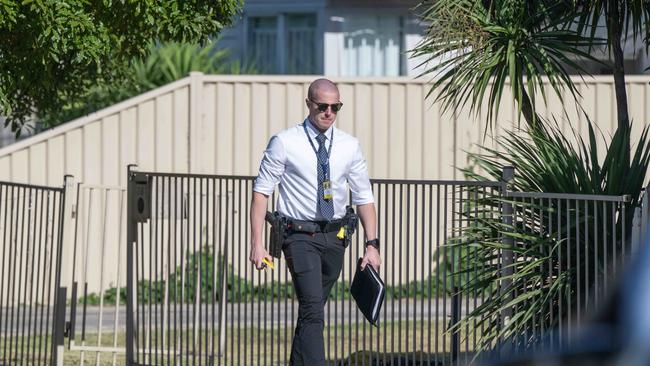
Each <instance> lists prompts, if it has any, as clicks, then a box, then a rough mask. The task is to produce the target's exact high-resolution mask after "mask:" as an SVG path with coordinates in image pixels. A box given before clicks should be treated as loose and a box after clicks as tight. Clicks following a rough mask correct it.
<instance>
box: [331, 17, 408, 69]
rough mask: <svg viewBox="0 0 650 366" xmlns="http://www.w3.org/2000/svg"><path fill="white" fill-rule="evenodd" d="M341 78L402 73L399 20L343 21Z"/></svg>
mask: <svg viewBox="0 0 650 366" xmlns="http://www.w3.org/2000/svg"><path fill="white" fill-rule="evenodd" d="M343 36H344V41H343V44H344V47H343V55H342V57H343V60H342V61H343V62H342V63H341V65H342V70H341V74H342V75H344V76H398V75H400V74H402V73H403V71H402V69H403V67H402V63H403V58H404V52H403V51H404V50H403V45H402V19H401V17H399V16H356V17H348V18H346V19H345V21H344V22H343Z"/></svg>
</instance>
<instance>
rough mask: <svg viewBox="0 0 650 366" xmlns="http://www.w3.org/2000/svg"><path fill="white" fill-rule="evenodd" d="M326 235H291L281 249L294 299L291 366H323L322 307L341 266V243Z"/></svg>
mask: <svg viewBox="0 0 650 366" xmlns="http://www.w3.org/2000/svg"><path fill="white" fill-rule="evenodd" d="M336 234H337V233H336V232H330V233H315V234H305V233H292V234H290V235H289V236H288V237H287V238H286V240H285V242H284V245H283V248H282V249H283V252H284V256H285V258H286V261H287V265H288V267H289V270H290V271H291V278H292V279H293V287H294V288H295V290H296V295H297V297H298V322H297V324H296V330H295V332H294V334H293V343H292V344H291V358H290V360H289V364H290V365H292V366H297V365H309V366H321V365H325V345H324V341H323V329H324V325H325V313H324V307H325V303H326V302H327V297H328V296H329V293H330V290H331V289H332V286H333V285H334V283H335V282H336V280H337V279H338V278H339V275H340V273H341V267H342V266H343V256H344V254H345V246H344V245H343V240H341V239H338V238H337V237H336Z"/></svg>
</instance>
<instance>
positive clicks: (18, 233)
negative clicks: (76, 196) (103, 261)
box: [0, 182, 66, 365]
mask: <svg viewBox="0 0 650 366" xmlns="http://www.w3.org/2000/svg"><path fill="white" fill-rule="evenodd" d="M64 187H65V186H64ZM64 187H60V188H52V187H43V186H34V185H23V184H16V183H8V182H0V253H1V257H0V307H1V309H0V364H2V365H50V364H54V362H55V360H57V351H58V347H57V346H59V345H62V344H63V343H62V341H63V328H64V324H63V322H62V321H61V320H62V319H64V318H63V317H62V316H61V315H62V311H63V310H64V309H65V298H66V294H65V290H64V289H60V288H59V284H60V280H61V278H60V276H61V259H62V253H61V249H62V235H63V213H64V207H65V188H64Z"/></svg>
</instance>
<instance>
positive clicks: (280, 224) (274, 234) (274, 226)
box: [264, 211, 287, 259]
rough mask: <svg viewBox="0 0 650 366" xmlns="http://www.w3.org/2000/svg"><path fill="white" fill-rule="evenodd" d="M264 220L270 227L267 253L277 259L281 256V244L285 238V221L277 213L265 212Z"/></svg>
mask: <svg viewBox="0 0 650 366" xmlns="http://www.w3.org/2000/svg"><path fill="white" fill-rule="evenodd" d="M264 218H265V220H266V222H268V223H269V224H270V225H271V233H270V236H269V247H268V252H269V254H270V255H271V256H273V257H275V258H278V259H279V258H280V257H281V256H282V244H283V243H284V239H285V238H286V237H287V219H286V218H285V217H284V216H282V215H280V213H278V212H277V211H276V212H273V213H271V212H268V211H267V212H266V216H265V217H264Z"/></svg>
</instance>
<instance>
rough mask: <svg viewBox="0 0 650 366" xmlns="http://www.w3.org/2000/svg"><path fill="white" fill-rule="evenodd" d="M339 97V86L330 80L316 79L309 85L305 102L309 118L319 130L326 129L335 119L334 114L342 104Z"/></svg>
mask: <svg viewBox="0 0 650 366" xmlns="http://www.w3.org/2000/svg"><path fill="white" fill-rule="evenodd" d="M339 98H340V94H339V88H337V87H336V84H334V83H333V82H332V81H330V80H327V79H316V80H314V82H313V83H311V85H309V90H308V91H307V99H305V103H306V105H307V108H308V109H309V120H310V121H311V122H312V123H313V124H314V126H315V127H316V128H317V129H318V130H319V131H321V132H324V131H326V130H327V129H328V128H330V126H332V124H333V123H334V121H336V114H337V113H338V111H339V109H341V106H342V105H343V103H341V101H340V100H339ZM335 105H336V106H335Z"/></svg>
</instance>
